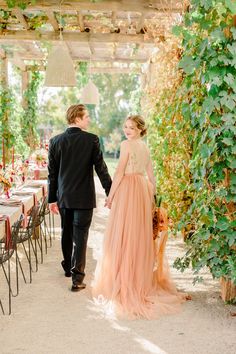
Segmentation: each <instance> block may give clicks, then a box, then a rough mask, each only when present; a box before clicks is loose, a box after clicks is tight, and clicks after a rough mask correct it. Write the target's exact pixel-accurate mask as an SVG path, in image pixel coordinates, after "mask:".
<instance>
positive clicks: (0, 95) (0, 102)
mask: <svg viewBox="0 0 236 354" xmlns="http://www.w3.org/2000/svg"><path fill="white" fill-rule="evenodd" d="M0 64H1V77H0V80H1V81H0V123H1V133H0V136H1V142H2V144H1V151H2V165H3V168H5V165H6V164H7V163H9V162H10V159H11V154H10V147H11V146H12V137H13V136H12V134H11V128H10V126H9V115H10V111H11V100H12V97H11V94H10V92H9V88H8V59H7V57H6V55H5V56H4V57H2V59H1V60H0Z"/></svg>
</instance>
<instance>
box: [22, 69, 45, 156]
mask: <svg viewBox="0 0 236 354" xmlns="http://www.w3.org/2000/svg"><path fill="white" fill-rule="evenodd" d="M41 80H42V77H41V74H40V73H39V72H37V71H33V72H32V73H31V79H30V82H29V85H28V87H27V90H26V91H25V93H24V99H25V109H24V114H23V117H22V121H21V131H22V137H23V139H24V141H25V142H26V144H27V145H28V146H29V147H30V149H31V151H33V150H34V149H35V148H36V147H37V145H38V142H39V136H38V133H37V130H36V127H37V111H38V102H37V93H38V88H39V85H40V83H41Z"/></svg>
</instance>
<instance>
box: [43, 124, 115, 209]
mask: <svg viewBox="0 0 236 354" xmlns="http://www.w3.org/2000/svg"><path fill="white" fill-rule="evenodd" d="M48 160H49V161H48V202H49V203H53V202H57V203H58V206H59V207H60V208H72V209H90V208H95V207H96V198H95V186H94V178H93V169H94V167H95V170H96V172H97V175H98V177H99V179H100V181H101V183H102V186H103V188H104V189H105V192H106V195H108V193H109V191H110V187H111V182H112V181H111V177H110V175H109V173H108V170H107V166H106V164H105V162H104V160H103V156H102V152H101V149H100V144H99V139H98V137H97V136H96V135H94V134H91V133H88V132H85V131H82V130H81V129H80V128H77V127H71V128H68V129H67V130H66V131H65V132H64V133H62V134H59V135H57V136H55V137H53V138H52V139H51V140H50V144H49V155H48Z"/></svg>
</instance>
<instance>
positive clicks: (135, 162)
mask: <svg viewBox="0 0 236 354" xmlns="http://www.w3.org/2000/svg"><path fill="white" fill-rule="evenodd" d="M127 148H128V150H129V159H128V162H127V165H126V168H125V174H130V173H138V174H145V172H146V168H147V165H148V162H149V160H150V154H149V151H148V148H147V146H146V144H145V143H144V142H143V141H142V140H140V139H137V140H129V142H128V144H127Z"/></svg>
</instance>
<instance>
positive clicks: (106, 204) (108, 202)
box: [104, 198, 112, 209]
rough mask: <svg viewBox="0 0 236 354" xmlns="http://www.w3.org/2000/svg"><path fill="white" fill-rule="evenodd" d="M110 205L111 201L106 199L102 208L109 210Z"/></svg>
mask: <svg viewBox="0 0 236 354" xmlns="http://www.w3.org/2000/svg"><path fill="white" fill-rule="evenodd" d="M111 203H112V201H111V199H110V198H106V199H105V205H104V206H105V207H107V208H109V209H111Z"/></svg>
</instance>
